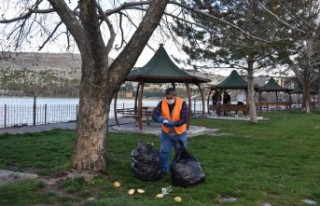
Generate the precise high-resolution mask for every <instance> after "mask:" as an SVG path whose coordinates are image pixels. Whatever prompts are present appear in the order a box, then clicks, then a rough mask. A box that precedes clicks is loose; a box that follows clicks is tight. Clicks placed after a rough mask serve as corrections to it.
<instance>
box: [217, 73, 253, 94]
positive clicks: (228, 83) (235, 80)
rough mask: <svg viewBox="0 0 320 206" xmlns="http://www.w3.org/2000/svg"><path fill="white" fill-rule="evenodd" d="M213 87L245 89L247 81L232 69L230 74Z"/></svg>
mask: <svg viewBox="0 0 320 206" xmlns="http://www.w3.org/2000/svg"><path fill="white" fill-rule="evenodd" d="M214 88H218V89H247V88H248V82H246V81H245V80H244V79H243V78H242V77H241V76H240V75H239V74H238V72H237V71H236V70H233V71H232V72H231V74H230V75H229V76H228V77H227V78H226V79H224V80H223V81H222V82H220V83H219V84H217V85H215V86H214Z"/></svg>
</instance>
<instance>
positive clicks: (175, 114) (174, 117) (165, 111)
mask: <svg viewBox="0 0 320 206" xmlns="http://www.w3.org/2000/svg"><path fill="white" fill-rule="evenodd" d="M182 104H183V99H181V98H179V97H176V101H175V105H174V107H173V109H172V112H171V114H170V110H169V106H168V102H167V99H166V98H163V100H162V104H161V112H162V116H164V118H166V119H167V120H171V121H173V122H175V121H178V120H180V111H181V109H182ZM173 128H174V131H175V132H176V134H182V133H183V132H185V131H186V130H187V125H186V124H183V125H181V126H180V127H173ZM162 130H163V131H164V132H165V133H170V128H168V127H165V126H164V125H162Z"/></svg>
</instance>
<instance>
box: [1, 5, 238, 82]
mask: <svg viewBox="0 0 320 206" xmlns="http://www.w3.org/2000/svg"><path fill="white" fill-rule="evenodd" d="M16 1H17V2H19V0H10V1H6V0H5V1H2V3H0V16H1V15H2V14H4V16H5V18H12V17H14V16H15V15H17V13H21V12H20V11H23V10H24V9H25V8H26V7H27V5H25V4H22V7H18V6H16ZM68 1H69V2H71V3H70V4H71V5H72V6H73V7H74V5H75V4H76V2H77V1H75V0H68ZM109 3H110V2H109ZM17 5H18V4H17ZM20 5H21V4H20ZM109 6H110V5H109ZM44 7H49V4H48V3H46V4H45V6H44ZM0 18H1V17H0ZM135 18H136V19H133V20H136V22H138V21H139V20H140V19H141V14H137V15H135ZM44 20H45V21H44ZM39 21H43V22H42V23H45V24H46V25H47V26H48V28H49V29H51V30H52V29H53V28H54V25H55V23H56V22H59V21H60V19H59V18H58V17H57V16H55V17H52V16H51V17H50V18H48V19H39ZM112 21H113V23H114V25H117V23H118V22H117V21H119V19H117V18H115V19H112ZM124 27H125V28H126V32H125V33H124V35H125V37H130V36H131V35H132V33H133V31H134V28H133V27H132V25H131V24H129V23H127V24H124ZM62 28H65V27H64V26H63V27H62ZM115 30H116V32H117V33H118V34H117V38H116V41H115V45H114V46H116V45H117V44H119V42H120V34H119V33H120V30H119V28H117V27H116V26H115ZM10 31H11V29H10V27H9V28H8V27H5V25H1V24H0V49H2V50H4V51H13V50H14V43H13V42H10V41H8V40H7V38H6V37H7V36H8V35H9V32H10ZM102 31H103V32H104V33H105V34H108V31H107V30H106V29H104V28H102ZM32 32H33V33H32V35H31V37H30V38H28V39H27V40H26V41H25V42H24V43H23V47H20V48H18V49H17V50H16V51H18V52H37V51H38V48H39V46H40V45H41V44H42V42H43V36H44V35H43V34H45V33H46V31H45V30H44V29H41V30H40V31H39V29H37V30H33V31H32ZM62 37H63V36H58V37H57V38H56V39H55V40H54V41H52V42H48V43H47V45H46V46H45V47H44V48H43V49H42V50H41V51H40V52H49V53H50V52H53V53H64V52H66V47H67V44H66V40H65V38H62ZM107 38H108V37H106V40H107ZM159 44H164V48H165V49H166V51H167V53H168V54H169V56H170V57H171V58H172V56H174V57H175V58H179V59H183V60H187V59H188V56H187V55H186V54H185V53H184V52H183V51H181V49H179V48H177V46H176V45H175V44H174V43H173V41H171V39H170V37H166V36H163V35H160V31H159V30H157V31H155V32H154V34H153V36H152V37H151V39H150V40H149V45H150V46H151V47H152V48H153V50H152V49H150V48H149V47H148V46H146V47H145V49H144V50H143V52H142V53H141V55H140V57H139V58H138V60H137V62H136V64H135V66H136V67H141V66H144V65H145V64H146V63H147V62H148V61H149V60H150V59H151V58H152V56H153V55H154V52H155V51H156V50H157V49H158V48H159ZM8 45H9V46H8ZM67 52H70V53H79V51H78V49H77V47H76V46H75V45H73V46H72V47H71V48H70V50H69V51H67ZM118 54H119V52H118V51H117V50H115V49H113V50H112V51H111V53H110V57H111V58H116V56H117V55H118ZM178 66H180V67H183V69H192V68H191V67H188V68H185V65H181V64H180V65H178ZM231 71H232V69H228V70H221V69H220V70H219V69H215V70H211V71H210V73H215V74H220V75H224V76H227V75H229V74H230V73H231Z"/></svg>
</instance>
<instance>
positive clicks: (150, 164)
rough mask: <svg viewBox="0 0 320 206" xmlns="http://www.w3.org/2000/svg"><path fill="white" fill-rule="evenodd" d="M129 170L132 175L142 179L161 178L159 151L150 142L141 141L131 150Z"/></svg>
mask: <svg viewBox="0 0 320 206" xmlns="http://www.w3.org/2000/svg"><path fill="white" fill-rule="evenodd" d="M131 160H132V163H131V171H132V174H133V176H134V177H136V178H138V179H140V180H143V181H153V180H158V179H160V178H161V172H160V153H159V151H158V150H155V149H154V148H153V146H152V145H151V144H146V143H145V142H143V141H140V142H139V143H138V146H137V147H136V148H135V149H134V150H132V152H131Z"/></svg>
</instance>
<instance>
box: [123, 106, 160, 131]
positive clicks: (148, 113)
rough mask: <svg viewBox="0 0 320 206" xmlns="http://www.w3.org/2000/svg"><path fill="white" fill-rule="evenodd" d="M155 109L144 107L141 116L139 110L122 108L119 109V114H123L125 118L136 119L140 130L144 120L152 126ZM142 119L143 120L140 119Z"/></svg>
mask: <svg viewBox="0 0 320 206" xmlns="http://www.w3.org/2000/svg"><path fill="white" fill-rule="evenodd" d="M153 109H154V107H149V106H144V107H142V110H141V114H139V111H138V108H122V109H117V114H121V115H122V116H123V117H130V118H134V119H135V121H136V123H137V125H138V126H139V128H142V119H144V120H146V121H147V124H150V120H151V118H152V113H153ZM139 117H141V118H139Z"/></svg>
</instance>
